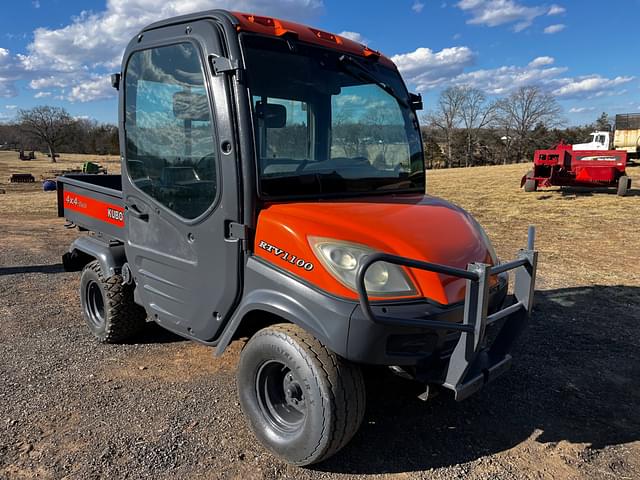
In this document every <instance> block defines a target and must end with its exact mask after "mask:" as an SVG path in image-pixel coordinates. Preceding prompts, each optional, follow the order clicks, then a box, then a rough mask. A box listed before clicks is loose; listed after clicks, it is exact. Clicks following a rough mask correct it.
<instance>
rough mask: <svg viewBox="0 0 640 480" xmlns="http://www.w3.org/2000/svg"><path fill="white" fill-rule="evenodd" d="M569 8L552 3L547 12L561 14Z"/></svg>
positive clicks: (548, 13)
mask: <svg viewBox="0 0 640 480" xmlns="http://www.w3.org/2000/svg"><path fill="white" fill-rule="evenodd" d="M566 11H567V9H566V8H564V7H561V6H560V5H555V4H554V5H551V7H549V11H548V12H547V15H561V14H563V13H564V12H566Z"/></svg>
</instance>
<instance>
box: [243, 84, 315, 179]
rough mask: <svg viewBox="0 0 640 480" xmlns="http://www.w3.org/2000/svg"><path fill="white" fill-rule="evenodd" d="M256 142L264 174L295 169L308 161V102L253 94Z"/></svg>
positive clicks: (309, 154) (309, 153)
mask: <svg viewBox="0 0 640 480" xmlns="http://www.w3.org/2000/svg"><path fill="white" fill-rule="evenodd" d="M253 111H254V114H255V125H256V143H257V146H258V151H259V152H260V159H261V163H262V168H263V171H264V173H267V174H268V173H275V172H276V171H278V172H280V171H287V170H295V169H296V168H297V167H298V165H300V163H301V162H302V161H304V160H309V159H310V156H311V152H310V131H309V105H308V104H307V103H306V102H302V101H300V100H286V99H282V98H273V97H259V96H255V95H254V96H253Z"/></svg>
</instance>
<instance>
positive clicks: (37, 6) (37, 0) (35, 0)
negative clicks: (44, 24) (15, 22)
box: [31, 0, 40, 8]
mask: <svg viewBox="0 0 640 480" xmlns="http://www.w3.org/2000/svg"><path fill="white" fill-rule="evenodd" d="M31 5H33V8H40V2H39V0H33V2H31Z"/></svg>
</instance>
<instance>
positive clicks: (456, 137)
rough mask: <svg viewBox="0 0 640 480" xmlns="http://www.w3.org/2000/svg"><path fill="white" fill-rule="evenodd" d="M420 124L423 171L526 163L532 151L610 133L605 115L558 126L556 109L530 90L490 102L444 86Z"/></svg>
mask: <svg viewBox="0 0 640 480" xmlns="http://www.w3.org/2000/svg"><path fill="white" fill-rule="evenodd" d="M422 123H423V127H422V139H423V143H424V149H425V164H426V166H427V168H447V167H469V166H475V165H490V164H498V163H501V164H506V163H517V162H529V161H531V160H532V158H533V153H534V151H535V150H537V149H544V148H553V147H555V145H557V144H558V143H560V142H562V141H564V142H565V143H568V144H572V143H581V142H584V141H585V140H586V138H587V137H588V135H589V133H591V132H592V131H594V130H611V124H610V122H609V118H608V116H607V114H606V113H603V114H602V115H601V116H600V117H599V118H598V119H597V120H596V121H595V122H594V123H593V124H589V125H583V126H579V127H569V128H563V126H564V123H565V121H564V119H563V117H562V108H561V107H560V105H559V104H558V102H557V101H556V99H555V98H554V97H553V96H552V95H550V94H549V93H546V92H544V91H543V90H541V89H540V88H538V87H535V86H528V87H521V88H519V89H518V90H516V91H514V92H513V93H511V94H509V95H507V96H505V97H502V98H497V99H493V100H490V99H489V98H488V97H487V95H486V94H485V93H484V92H483V91H481V90H479V89H477V88H473V87H469V86H456V87H449V88H447V89H445V90H443V91H442V92H441V94H440V96H439V98H438V100H437V102H436V103H435V105H434V106H433V108H432V109H431V110H430V111H429V112H428V113H427V114H426V115H425V116H424V118H423V122H422Z"/></svg>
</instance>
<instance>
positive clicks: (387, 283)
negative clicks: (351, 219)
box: [309, 237, 417, 296]
mask: <svg viewBox="0 0 640 480" xmlns="http://www.w3.org/2000/svg"><path fill="white" fill-rule="evenodd" d="M309 243H310V245H311V247H312V248H313V251H314V253H315V254H316V257H318V260H320V262H321V263H322V265H324V267H325V268H326V269H327V270H328V271H329V273H331V274H332V275H333V276H334V277H335V278H336V280H338V281H339V282H340V283H342V284H343V285H345V286H346V287H347V288H349V289H351V290H353V291H356V272H357V271H358V267H359V266H360V263H362V259H363V258H364V257H365V256H367V255H370V254H372V253H376V251H375V250H373V249H371V248H369V247H366V246H364V245H359V244H355V243H348V242H342V241H340V240H333V239H330V238H318V237H309ZM364 284H365V286H366V288H367V291H368V292H369V293H370V294H372V295H381V296H394V295H398V296H411V295H415V294H416V293H417V291H416V288H415V287H414V285H413V282H412V281H411V280H410V279H409V277H408V276H407V274H406V273H405V271H404V269H403V268H401V267H399V266H398V265H393V264H390V263H387V262H376V263H374V264H373V265H371V267H369V269H368V270H367V273H366V275H365V277H364Z"/></svg>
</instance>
